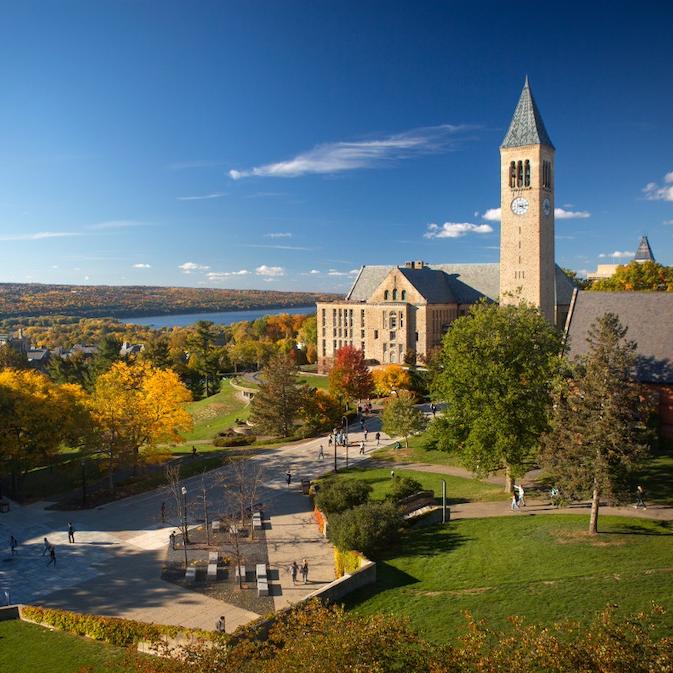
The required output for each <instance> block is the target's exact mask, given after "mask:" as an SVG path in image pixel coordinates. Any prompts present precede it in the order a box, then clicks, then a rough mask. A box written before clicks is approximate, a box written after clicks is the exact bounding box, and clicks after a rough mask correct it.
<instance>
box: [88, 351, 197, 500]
mask: <svg viewBox="0 0 673 673" xmlns="http://www.w3.org/2000/svg"><path fill="white" fill-rule="evenodd" d="M190 400H191V395H190V393H189V390H187V388H186V387H185V385H184V384H183V383H182V381H180V378H179V377H178V375H177V374H176V373H175V372H174V371H172V370H170V369H155V368H154V367H152V366H151V365H149V364H148V363H146V362H138V363H135V364H129V363H126V362H117V363H115V364H114V365H112V367H111V368H110V369H109V370H108V371H107V372H105V373H104V374H101V375H100V376H99V377H98V379H97V380H96V386H95V388H94V391H93V394H92V396H91V413H92V417H93V420H94V424H95V429H96V434H97V439H98V442H99V446H100V450H101V451H102V452H103V453H105V454H106V455H107V457H108V461H109V462H108V478H109V482H110V488H112V487H113V473H114V469H115V468H116V467H118V466H120V465H124V464H131V465H133V469H134V471H135V469H136V467H137V465H138V461H139V458H140V450H141V449H142V448H144V447H151V446H153V445H154V444H156V443H157V442H159V441H162V440H163V441H169V440H173V441H175V440H179V439H180V432H185V431H187V430H189V429H191V427H192V417H191V416H190V414H189V412H188V411H187V410H186V409H185V402H189V401H190Z"/></svg>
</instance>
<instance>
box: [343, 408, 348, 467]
mask: <svg viewBox="0 0 673 673" xmlns="http://www.w3.org/2000/svg"><path fill="white" fill-rule="evenodd" d="M341 427H342V428H343V429H344V435H345V436H346V439H345V442H346V469H348V416H346V414H344V415H343V416H342V417H341Z"/></svg>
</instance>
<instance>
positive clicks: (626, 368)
mask: <svg viewBox="0 0 673 673" xmlns="http://www.w3.org/2000/svg"><path fill="white" fill-rule="evenodd" d="M625 336H626V328H625V327H623V326H622V325H621V323H620V322H619V318H618V317H617V316H616V315H614V314H613V313H606V314H605V315H604V316H603V317H602V318H599V319H598V320H597V321H596V323H594V325H593V326H592V328H591V330H590V331H589V336H588V342H589V353H588V355H587V356H586V357H585V358H584V360H583V361H581V362H580V363H578V365H577V367H576V370H575V375H574V376H573V377H569V378H567V379H566V380H563V381H561V382H560V384H559V386H558V389H557V391H556V392H555V396H554V398H555V399H554V405H553V408H552V413H551V430H550V431H549V433H547V434H546V436H545V437H544V438H543V447H544V449H543V453H542V459H543V464H544V465H545V466H546V467H547V469H548V470H549V471H550V473H551V474H552V476H553V477H554V479H555V480H556V484H557V486H558V487H560V489H561V490H562V492H563V493H564V494H565V495H567V496H568V497H570V498H576V499H578V498H585V497H591V501H592V504H591V518H590V521H589V532H590V533H592V534H595V533H597V532H598V510H599V505H600V500H601V498H607V499H608V500H610V501H616V500H619V499H620V498H621V497H622V496H623V495H624V494H625V492H626V489H627V487H628V478H629V475H630V473H631V472H632V471H633V469H634V468H635V467H637V466H638V464H639V463H640V461H641V460H642V459H643V458H644V456H645V455H646V448H645V446H644V445H643V444H642V443H640V439H641V438H642V436H643V427H644V423H643V418H642V416H643V411H644V409H643V405H642V403H641V399H640V392H639V389H638V386H637V384H635V383H633V382H632V381H631V378H630V375H631V373H632V370H633V365H634V362H635V350H636V344H635V343H634V342H632V341H626V340H625Z"/></svg>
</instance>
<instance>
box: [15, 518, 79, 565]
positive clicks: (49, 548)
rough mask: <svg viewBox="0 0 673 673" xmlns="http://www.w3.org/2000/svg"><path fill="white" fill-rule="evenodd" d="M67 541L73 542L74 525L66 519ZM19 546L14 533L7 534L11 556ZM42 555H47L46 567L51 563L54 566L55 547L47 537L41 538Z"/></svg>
mask: <svg viewBox="0 0 673 673" xmlns="http://www.w3.org/2000/svg"><path fill="white" fill-rule="evenodd" d="M68 542H69V543H70V544H75V527H74V526H73V525H72V523H71V522H70V521H68ZM18 546H19V541H18V540H17V539H16V537H15V536H14V534H11V535H10V536H9V551H10V553H11V555H12V556H15V555H16V550H17V547H18ZM42 556H48V557H49V561H47V567H49V566H50V565H53V566H54V567H56V547H55V546H54V545H53V544H52V543H51V542H49V539H48V538H46V537H45V538H43V541H42Z"/></svg>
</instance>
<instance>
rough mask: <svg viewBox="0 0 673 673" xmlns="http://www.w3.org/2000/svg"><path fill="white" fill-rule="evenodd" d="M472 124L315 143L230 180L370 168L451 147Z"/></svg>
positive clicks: (234, 174)
mask: <svg viewBox="0 0 673 673" xmlns="http://www.w3.org/2000/svg"><path fill="white" fill-rule="evenodd" d="M473 128H475V127H470V126H465V125H458V126H455V125H452V124H442V125H440V126H427V127H424V128H417V129H412V130H410V131H404V132H403V133H396V134H394V135H390V136H386V137H384V138H380V139H374V140H358V141H342V142H335V143H324V144H322V145H317V146H316V147H314V148H313V149H310V150H308V151H307V152H302V153H300V154H297V155H296V156H295V157H293V158H292V159H288V160H287V161H279V162H277V163H271V164H264V165H262V166H256V167H254V168H250V169H246V170H233V169H232V170H230V171H229V177H230V178H232V180H240V179H241V178H247V177H252V176H257V177H277V178H296V177H299V176H301V175H306V174H309V173H313V174H319V175H324V174H329V173H340V172H342V171H351V170H355V169H358V168H369V167H372V166H376V165H380V164H381V163H382V162H385V161H391V160H397V159H404V158H407V157H409V156H413V155H416V154H426V153H429V152H437V151H440V150H443V149H448V148H450V147H451V146H452V145H453V144H455V140H454V137H455V136H456V135H457V134H459V133H461V132H463V131H467V130H470V129H473Z"/></svg>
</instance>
